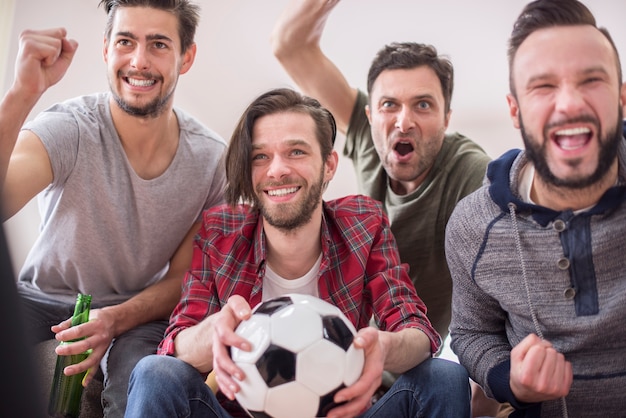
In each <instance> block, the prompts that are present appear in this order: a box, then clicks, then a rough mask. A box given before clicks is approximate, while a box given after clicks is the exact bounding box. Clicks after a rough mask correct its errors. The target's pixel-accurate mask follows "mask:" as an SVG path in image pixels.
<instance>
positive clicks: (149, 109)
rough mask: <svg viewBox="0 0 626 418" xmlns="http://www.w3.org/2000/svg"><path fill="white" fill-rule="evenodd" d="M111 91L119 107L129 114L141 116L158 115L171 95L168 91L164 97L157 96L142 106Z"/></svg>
mask: <svg viewBox="0 0 626 418" xmlns="http://www.w3.org/2000/svg"><path fill="white" fill-rule="evenodd" d="M111 92H112V94H113V98H114V99H115V102H116V103H117V105H118V106H119V108H120V109H122V110H123V111H124V112H125V113H127V114H129V115H130V116H137V117H141V118H150V117H151V118H156V117H158V116H160V115H161V114H162V113H163V112H164V111H165V109H166V105H167V102H168V101H169V99H170V97H171V96H172V94H171V93H170V94H168V95H167V96H165V97H157V98H156V99H154V100H152V101H151V102H149V103H147V104H145V105H144V106H133V105H131V104H130V103H128V102H127V101H126V100H124V99H122V98H121V97H120V96H119V95H118V94H117V93H115V92H113V90H111Z"/></svg>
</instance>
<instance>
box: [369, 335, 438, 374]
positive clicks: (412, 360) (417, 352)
mask: <svg viewBox="0 0 626 418" xmlns="http://www.w3.org/2000/svg"><path fill="white" fill-rule="evenodd" d="M379 332H380V333H381V335H380V340H381V343H382V346H383V352H384V358H385V366H384V368H385V370H388V371H390V372H392V373H403V372H405V371H407V370H409V369H411V368H413V367H415V366H417V365H418V364H420V363H421V362H422V361H424V360H426V359H427V358H430V357H431V355H432V354H431V352H430V340H429V339H428V337H427V336H426V334H424V333H423V332H422V331H420V330H418V329H414V328H405V329H403V330H401V331H398V332H387V331H379Z"/></svg>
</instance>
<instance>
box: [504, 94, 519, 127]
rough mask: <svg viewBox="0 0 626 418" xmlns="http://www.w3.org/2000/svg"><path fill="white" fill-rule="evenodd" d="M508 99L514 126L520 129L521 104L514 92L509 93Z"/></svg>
mask: <svg viewBox="0 0 626 418" xmlns="http://www.w3.org/2000/svg"><path fill="white" fill-rule="evenodd" d="M506 101H507V102H508V103H509V116H511V120H512V121H513V126H515V128H517V129H519V128H520V123H519V105H518V103H517V99H516V98H515V97H514V96H513V95H512V94H507V95H506Z"/></svg>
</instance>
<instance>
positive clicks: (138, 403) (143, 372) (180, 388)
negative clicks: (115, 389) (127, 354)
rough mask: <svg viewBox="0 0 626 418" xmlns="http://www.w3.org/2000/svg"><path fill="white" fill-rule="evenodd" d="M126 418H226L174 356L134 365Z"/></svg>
mask: <svg viewBox="0 0 626 418" xmlns="http://www.w3.org/2000/svg"><path fill="white" fill-rule="evenodd" d="M125 416H126V417H127V418H135V417H138V418H143V417H150V418H161V417H163V418H174V417H181V418H182V417H192V416H198V417H211V418H212V417H216V418H228V417H229V415H228V413H226V411H225V410H224V409H223V408H222V407H221V406H220V404H219V402H218V401H217V398H216V397H215V395H214V394H213V392H212V391H211V389H210V388H209V386H208V385H207V384H206V383H205V379H204V377H203V376H202V375H201V374H200V373H199V372H198V371H197V370H196V369H195V368H194V367H192V366H190V365H189V364H187V363H185V362H184V361H182V360H179V359H177V358H175V357H170V356H162V355H152V356H148V357H144V358H143V359H141V361H139V363H137V366H136V367H135V369H134V370H133V372H132V374H131V376H130V384H129V387H128V405H127V406H126V415H125Z"/></svg>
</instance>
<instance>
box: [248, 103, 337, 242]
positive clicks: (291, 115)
mask: <svg viewBox="0 0 626 418" xmlns="http://www.w3.org/2000/svg"><path fill="white" fill-rule="evenodd" d="M315 135H316V128H315V124H314V122H313V119H312V118H311V117H310V116H309V115H307V114H305V113H299V112H293V111H289V112H281V113H274V114H269V115H265V116H261V117H260V118H258V119H257V120H256V121H255V122H254V127H253V129H252V184H253V186H254V189H255V192H256V202H255V205H256V206H257V207H258V208H259V210H260V212H261V215H262V216H263V218H264V219H265V221H266V222H267V223H268V224H270V225H272V226H274V227H276V228H279V229H282V230H284V231H289V230H293V229H296V228H298V227H300V226H303V225H305V224H307V223H308V222H310V221H311V220H312V219H321V206H320V203H321V201H322V193H323V192H324V189H325V184H326V183H327V182H328V181H330V180H331V179H332V177H333V175H334V173H335V170H336V166H337V153H336V152H335V151H333V152H332V153H331V155H330V156H329V157H328V159H327V160H326V162H324V161H322V156H321V151H320V144H319V141H318V139H317V137H316V136H315Z"/></svg>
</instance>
